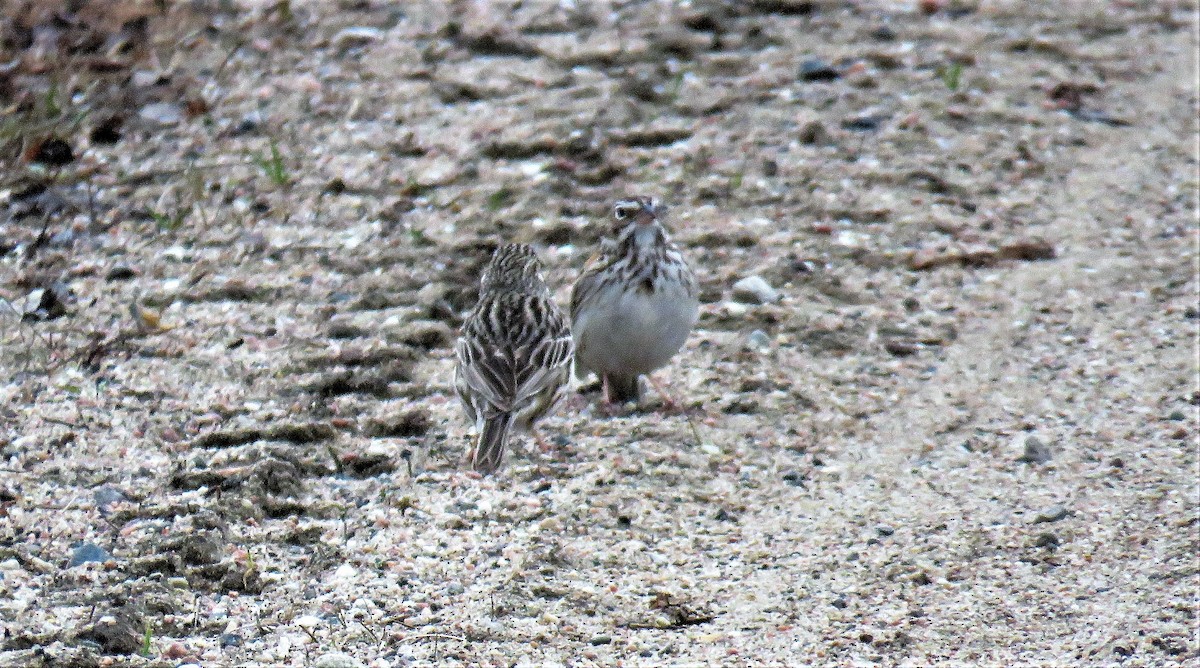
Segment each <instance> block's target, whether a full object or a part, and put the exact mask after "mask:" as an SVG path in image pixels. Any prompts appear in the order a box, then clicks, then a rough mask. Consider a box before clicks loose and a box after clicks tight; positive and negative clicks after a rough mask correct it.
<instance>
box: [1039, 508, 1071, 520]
mask: <svg viewBox="0 0 1200 668" xmlns="http://www.w3.org/2000/svg"><path fill="white" fill-rule="evenodd" d="M1068 514H1069V512H1068V511H1067V508H1066V506H1050V507H1049V508H1047V509H1045V510H1043V511H1042V512H1040V513H1038V514H1037V515H1036V516H1034V518H1033V523H1034V524H1047V523H1050V522H1057V521H1059V520H1061V519H1066V517H1067V515H1068Z"/></svg>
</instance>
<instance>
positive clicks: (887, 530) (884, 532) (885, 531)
mask: <svg viewBox="0 0 1200 668" xmlns="http://www.w3.org/2000/svg"><path fill="white" fill-rule="evenodd" d="M875 533H877V534H879V535H880V536H890V535H892V534H894V533H896V530H895V529H893V528H892V527H890V526H887V525H886V524H885V525H880V526H877V527H875Z"/></svg>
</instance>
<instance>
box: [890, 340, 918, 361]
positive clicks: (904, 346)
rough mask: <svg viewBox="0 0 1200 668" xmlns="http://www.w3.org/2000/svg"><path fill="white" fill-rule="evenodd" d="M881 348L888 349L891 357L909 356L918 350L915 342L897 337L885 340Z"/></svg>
mask: <svg viewBox="0 0 1200 668" xmlns="http://www.w3.org/2000/svg"><path fill="white" fill-rule="evenodd" d="M883 349H884V350H886V351H888V353H889V354H890V355H892V356H893V357H910V356H912V355H916V354H917V351H918V347H917V344H915V343H913V342H911V341H901V340H899V339H892V340H890V341H885V342H884V344H883Z"/></svg>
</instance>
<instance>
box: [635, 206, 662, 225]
mask: <svg viewBox="0 0 1200 668" xmlns="http://www.w3.org/2000/svg"><path fill="white" fill-rule="evenodd" d="M656 218H657V216H655V215H654V211H652V210H650V209H642V210H641V211H639V212H638V214H637V216H635V217H634V220H636V221H637V223H638V224H639V225H649V224H650V223H653V222H654V220H655V219H656Z"/></svg>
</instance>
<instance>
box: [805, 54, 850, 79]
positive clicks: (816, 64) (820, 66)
mask: <svg viewBox="0 0 1200 668" xmlns="http://www.w3.org/2000/svg"><path fill="white" fill-rule="evenodd" d="M839 76H841V74H839V73H838V71H837V70H835V69H833V67H832V66H831V65H830V64H829V63H827V62H825V61H823V60H820V59H818V58H810V59H808V60H806V61H804V62H803V63H800V80H801V81H833V80H834V79H837V78H838V77H839Z"/></svg>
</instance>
